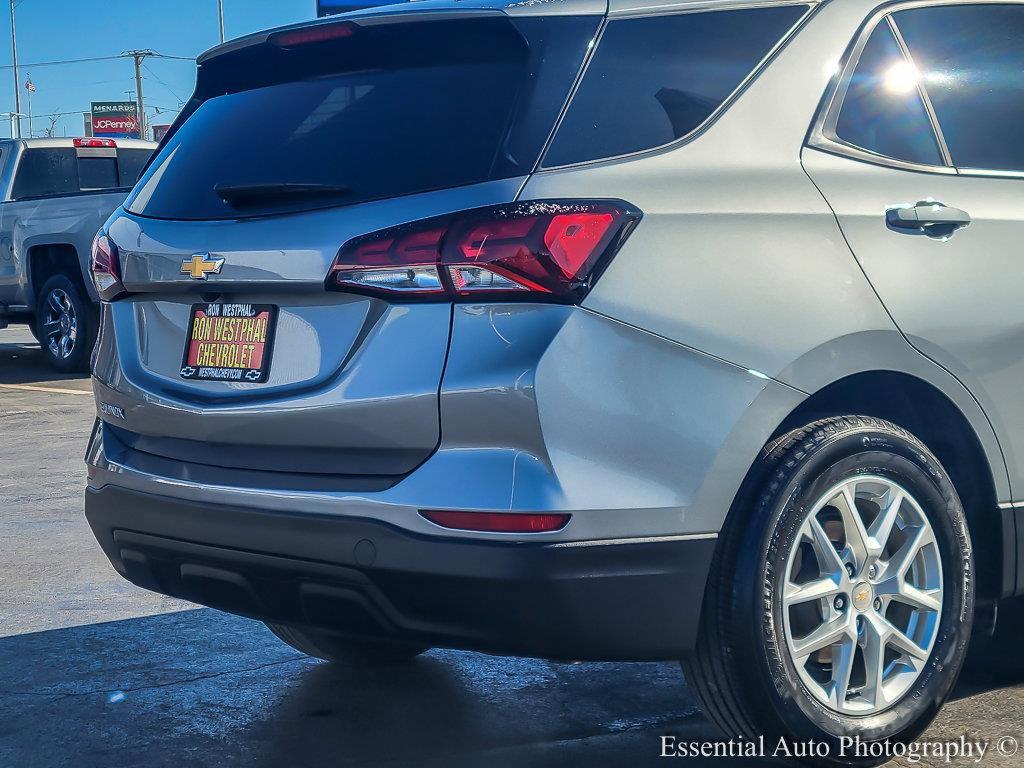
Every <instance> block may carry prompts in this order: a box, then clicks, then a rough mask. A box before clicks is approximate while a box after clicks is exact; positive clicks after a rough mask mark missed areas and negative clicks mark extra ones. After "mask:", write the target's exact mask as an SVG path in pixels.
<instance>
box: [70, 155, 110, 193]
mask: <svg viewBox="0 0 1024 768" xmlns="http://www.w3.org/2000/svg"><path fill="white" fill-rule="evenodd" d="M78 183H79V186H80V188H81V189H82V191H83V192H84V191H90V190H95V189H117V187H118V181H117V158H116V157H82V158H79V160H78Z"/></svg>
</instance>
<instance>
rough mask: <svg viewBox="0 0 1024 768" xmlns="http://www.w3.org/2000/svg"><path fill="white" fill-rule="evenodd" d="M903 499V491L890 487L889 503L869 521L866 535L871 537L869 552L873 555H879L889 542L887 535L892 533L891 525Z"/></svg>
mask: <svg viewBox="0 0 1024 768" xmlns="http://www.w3.org/2000/svg"><path fill="white" fill-rule="evenodd" d="M903 499H904V494H903V491H901V490H899V489H898V488H892V489H891V490H890V493H889V503H888V504H886V505H885V508H884V509H883V510H882V511H881V512H879V513H878V517H876V518H875V519H874V520H873V521H872V522H871V527H870V528H869V529H868V536H869V537H870V538H871V546H870V548H871V550H872V552H871V554H872V555H873V556H874V557H878V556H879V555H881V554H882V552H883V550H885V545H886V544H888V543H889V536H890V535H892V528H893V525H895V523H896V518H897V517H899V512H900V507H901V506H902V505H903Z"/></svg>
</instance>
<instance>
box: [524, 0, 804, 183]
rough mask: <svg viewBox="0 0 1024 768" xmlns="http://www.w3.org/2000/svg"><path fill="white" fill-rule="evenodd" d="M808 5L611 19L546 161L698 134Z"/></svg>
mask: <svg viewBox="0 0 1024 768" xmlns="http://www.w3.org/2000/svg"><path fill="white" fill-rule="evenodd" d="M806 12H807V7H806V6H803V5H799V6H783V7H769V8H755V9H747V10H735V11H714V12H708V13H686V14H679V15H674V16H653V17H646V18H638V19H624V20H621V21H612V22H610V23H609V24H608V27H607V29H606V30H605V32H604V34H603V35H602V36H601V42H600V44H599V45H598V48H597V51H596V52H595V54H594V59H593V61H592V62H591V63H590V66H588V67H587V72H586V75H585V76H584V78H583V82H582V83H581V85H580V88H579V90H578V91H577V92H576V95H575V96H573V100H572V104H571V105H570V107H569V112H568V114H567V115H566V117H565V120H563V121H562V125H561V126H560V127H559V129H558V134H557V136H556V137H555V141H554V143H553V144H552V146H551V149H550V151H549V152H548V153H547V155H546V157H545V158H544V165H545V166H546V167H553V166H558V165H568V164H570V163H579V162H584V161H587V160H597V159H600V158H606V157H615V156H618V155H625V154H629V153H631V152H638V151H640V150H644V149H652V148H654V147H659V146H662V145H664V144H668V143H670V142H672V141H675V140H676V139H679V138H682V137H683V136H686V135H687V134H690V133H692V132H693V131H695V130H696V129H697V128H699V127H700V126H701V125H702V124H703V123H704V122H705V121H706V120H707V119H708V118H709V117H710V116H711V115H712V113H713V112H714V111H715V110H716V109H718V108H719V107H720V106H721V105H722V104H723V102H724V101H725V100H726V99H727V98H728V97H729V96H730V94H732V92H733V91H735V90H736V88H738V87H739V86H740V84H741V83H742V82H743V81H744V80H745V79H746V78H747V76H748V75H749V74H750V73H751V72H752V71H753V70H754V68H755V67H756V66H757V65H758V63H759V62H760V61H761V60H762V59H764V57H765V56H766V55H767V54H768V53H769V51H771V49H772V48H773V47H774V46H775V45H776V43H778V42H779V40H781V39H782V37H783V36H784V35H785V34H786V32H787V31H788V30H789V29H790V28H791V27H792V26H793V25H794V24H796V22H797V21H798V20H799V18H800V17H801V16H803V15H804V13H806Z"/></svg>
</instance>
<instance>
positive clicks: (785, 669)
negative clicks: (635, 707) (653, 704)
mask: <svg viewBox="0 0 1024 768" xmlns="http://www.w3.org/2000/svg"><path fill="white" fill-rule="evenodd" d="M806 447H807V450H806V453H805V455H804V456H803V458H802V459H801V460H799V461H798V463H797V466H796V467H795V469H794V470H793V472H792V474H791V475H790V476H789V477H788V479H787V480H786V481H783V482H782V483H780V484H779V487H778V488H776V489H775V492H774V493H769V494H766V496H764V497H762V503H761V505H760V509H759V511H760V512H761V515H759V517H760V518H761V519H762V520H763V521H764V524H763V525H762V526H750V530H749V533H748V536H747V539H748V540H747V542H745V545H746V546H747V547H749V548H745V549H744V550H742V551H747V552H758V553H760V557H759V558H747V560H748V562H749V563H751V565H752V566H753V567H752V568H748V569H746V570H747V572H746V573H740V574H739V575H738V582H739V584H740V585H743V584H744V583H746V584H749V585H751V589H750V591H751V594H749V595H746V596H741V598H740V605H743V604H744V603H745V604H746V605H748V606H749V607H750V611H751V614H752V616H751V619H752V621H751V625H750V626H752V627H753V628H754V629H755V633H756V634H755V637H754V638H752V639H753V646H754V647H753V649H752V650H753V653H751V654H750V655H749V656H748V658H750V659H752V660H754V662H755V663H756V665H757V667H758V668H757V670H756V674H758V675H759V676H760V678H761V679H762V680H763V681H764V682H765V683H766V685H765V688H766V689H767V693H768V699H769V701H770V705H771V710H773V712H774V715H775V717H776V718H777V719H778V720H779V725H780V732H781V733H783V734H792V735H793V736H795V737H796V739H797V740H812V739H814V740H819V741H820V740H822V739H824V740H826V741H831V742H832V743H833V746H838V745H839V740H840V738H841V737H844V736H845V737H859V738H860V739H861V740H863V741H865V742H872V741H879V740H882V739H891V740H894V741H909V740H912V739H913V738H915V737H916V736H918V735H919V734H920V733H921V732H922V731H923V730H924V728H926V727H927V725H928V723H930V722H931V720H932V718H933V717H934V716H935V714H936V712H937V711H938V709H939V707H940V706H941V704H942V702H943V701H944V700H945V698H946V696H947V695H948V693H949V691H950V689H951V688H952V686H953V684H954V683H955V682H956V675H957V673H958V671H959V669H960V667H961V665H962V662H963V659H964V657H965V655H966V652H967V646H968V643H969V640H970V630H971V620H972V618H973V607H974V568H973V559H972V552H971V543H970V537H969V534H968V530H967V523H966V519H965V516H964V513H963V509H962V506H961V504H960V501H959V497H958V496H957V494H956V491H955V489H954V488H953V486H952V483H951V482H950V481H949V479H948V477H947V475H946V473H945V471H944V470H943V469H942V467H941V465H940V464H939V462H938V460H937V459H935V457H934V456H932V455H931V454H930V453H929V452H928V451H927V449H925V448H924V447H923V446H922V445H920V444H919V443H917V442H916V441H915V440H913V439H912V438H911V437H910V436H909V435H905V436H904V435H903V434H900V431H898V430H897V429H896V428H893V429H892V430H891V431H890V430H889V429H885V428H876V427H867V428H863V429H857V430H850V431H844V432H841V433H839V434H837V435H836V436H834V437H833V438H831V439H829V440H826V441H824V442H822V443H818V444H814V443H813V442H811V441H808V443H807V446H806ZM867 474H871V475H878V476H881V477H884V478H887V479H890V480H892V481H893V482H896V483H898V484H899V485H900V486H902V487H903V488H904V489H906V490H907V491H908V492H909V493H910V494H911V495H912V496H913V497H914V498H915V500H916V501H917V502H918V504H919V505H920V507H921V508H922V510H923V511H924V513H925V514H926V516H927V517H928V520H929V522H930V523H931V525H932V528H933V530H934V532H935V535H936V541H937V543H938V547H939V552H940V554H941V558H942V573H943V586H944V589H943V593H944V594H943V607H942V616H941V620H940V622H939V628H938V632H937V635H936V639H935V643H934V645H933V648H932V652H931V654H930V656H929V659H928V661H927V663H926V665H925V669H924V670H923V671H922V673H921V675H920V676H919V677H918V679H917V680H916V681H915V682H914V685H913V686H912V687H911V688H910V690H909V691H908V692H907V693H906V694H905V695H904V696H903V697H902V698H901V699H900V700H899V702H897V703H896V704H895V705H893V706H891V707H890V708H889V709H886V710H884V711H882V712H880V713H877V714H874V715H868V716H858V717H852V716H846V715H840V714H839V713H836V712H834V711H832V710H830V709H828V708H827V707H826V706H825V705H823V704H822V703H820V702H819V701H818V700H817V699H816V698H814V696H813V695H812V694H811V693H810V692H809V691H808V690H807V689H806V686H805V685H804V683H803V682H802V680H801V679H800V677H799V674H798V673H797V670H796V667H795V665H794V664H793V662H792V660H791V659H790V655H789V652H788V649H787V646H786V640H785V634H784V628H783V617H782V608H781V600H780V599H778V598H779V591H780V590H781V584H782V580H783V578H784V576H785V573H784V571H785V563H786V562H787V561H788V556H789V552H790V548H791V546H792V545H793V542H794V541H795V538H796V537H797V536H798V535H799V529H800V527H801V526H802V524H803V521H804V519H805V518H806V516H807V514H808V513H809V511H810V509H811V506H812V505H813V504H814V503H815V502H816V501H818V500H819V499H820V498H821V496H822V495H824V494H825V493H826V492H827V491H828V490H829V489H831V488H833V487H834V486H836V485H838V484H839V483H841V482H843V481H844V480H846V479H849V478H851V477H853V476H856V475H867ZM742 562H743V559H742V558H741V560H740V563H742ZM738 570H740V571H742V570H744V569H743V568H742V566H741V567H740V568H739V569H738ZM960 585H962V587H961V586H960ZM755 586H756V594H754V592H755Z"/></svg>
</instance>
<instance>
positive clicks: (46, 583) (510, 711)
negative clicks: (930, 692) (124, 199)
mask: <svg viewBox="0 0 1024 768" xmlns="http://www.w3.org/2000/svg"><path fill="white" fill-rule="evenodd" d="M93 408H94V404H93V399H92V396H91V392H90V389H89V381H88V378H87V377H83V376H75V377H67V376H58V375H55V374H53V373H52V372H51V371H49V370H48V369H47V368H46V367H45V365H44V364H43V362H42V355H41V352H40V350H39V348H38V345H36V344H35V343H34V341H33V340H32V337H31V335H30V334H29V332H28V331H27V329H24V328H17V327H12V328H10V329H7V330H2V331H0V468H2V469H0V768H23V767H25V766H31V767H33V768H35V767H36V766H39V767H41V768H51V767H56V766H69V767H71V766H73V767H74V768H93V767H94V766H95V768H109V767H110V766H118V767H119V768H120V767H121V766H143V765H144V766H147V767H149V768H155V767H156V766H175V767H176V768H184V767H186V766H225V765H229V766H235V765H239V766H241V765H245V766H266V768H278V767H284V766H317V767H318V768H320V767H322V766H328V765H329V766H473V767H474V768H475V767H476V766H576V765H579V766H593V767H594V768H602V767H605V766H608V767H611V766H630V768H636V767H637V766H645V765H664V764H665V763H666V759H668V758H661V757H659V753H660V751H661V748H662V741H661V737H662V736H663V735H675V736H677V737H678V738H679V739H680V741H684V740H685V741H708V742H712V741H715V740H717V739H719V735H718V734H717V733H716V732H715V730H714V728H713V727H712V726H711V725H710V724H709V723H708V722H707V721H706V720H705V719H704V717H703V716H702V714H701V712H700V709H699V707H698V706H697V705H696V703H695V702H694V699H693V696H692V695H691V694H690V692H689V691H688V689H687V687H686V684H685V681H684V680H683V677H682V674H681V672H680V670H679V667H678V665H676V664H554V663H548V662H543V661H535V660H529V659H514V658H496V657H490V656H484V655H481V654H474V653H462V652H455V651H431V652H429V653H427V654H426V655H424V656H423V657H421V658H420V659H419V660H417V661H416V662H414V663H413V664H411V665H407V666H403V667H395V668H389V669H384V670H376V671H372V670H361V669H350V668H343V667H338V666H336V665H332V664H327V663H323V662H320V661H316V660H313V659H309V658H306V657H304V656H302V655H301V654H299V653H297V652H295V651H293V650H291V649H290V648H289V647H288V646H286V645H284V644H282V643H281V642H280V641H279V640H277V638H275V637H274V636H273V635H272V634H271V633H270V632H269V631H268V630H267V629H266V628H265V627H263V625H262V624H259V623H257V622H254V621H250V620H247V619H242V618H238V617H234V616H229V615H227V614H223V613H220V612H217V611H213V610H210V609H205V608H199V607H197V606H194V605H191V604H188V603H183V602H181V601H177V600H172V599H169V598H165V597H161V596H159V595H155V594H152V593H149V592H146V591H144V590H141V589H138V588H136V587H134V586H132V585H131V584H129V583H128V582H126V581H124V580H122V579H121V578H120V577H119V576H118V575H117V574H116V573H115V572H114V571H113V569H112V568H111V567H110V565H109V564H108V563H107V561H106V559H105V558H104V557H103V555H102V553H101V552H100V550H99V547H98V546H97V545H96V543H95V541H94V540H93V538H92V534H91V533H90V531H89V528H88V525H87V524H86V521H85V518H84V516H83V514H82V495H83V489H84V487H85V467H84V464H83V461H82V457H83V454H84V451H85V443H86V439H87V437H88V434H89V430H90V428H91V426H92V423H93ZM1021 626H1024V624H1022V625H1021ZM1022 636H1024V635H1022V634H1021V633H1020V631H1019V630H1018V629H1017V628H1016V627H1014V628H1011V634H1010V636H1009V639H1008V640H1006V641H1005V642H1003V643H1002V644H1001V645H999V646H997V647H994V648H987V649H985V652H984V654H982V655H983V656H984V657H985V658H984V659H983V661H984V663H978V664H975V665H974V666H973V667H972V669H971V670H970V671H969V672H968V673H967V674H965V675H964V677H963V678H962V680H961V683H960V685H959V687H958V689H957V691H956V694H955V696H954V699H953V700H952V701H951V702H950V703H949V704H948V705H947V707H946V708H945V710H944V711H943V712H942V714H941V715H940V717H939V719H938V720H937V721H936V723H935V724H934V725H933V726H932V728H931V729H930V730H929V732H928V733H927V734H926V735H925V737H924V738H923V741H932V742H934V741H942V742H944V741H954V740H959V739H960V738H961V737H966V738H968V739H982V740H985V741H988V742H989V743H990V748H989V751H988V752H987V753H986V756H985V758H984V760H982V761H981V763H980V764H982V765H985V766H1017V765H1019V764H1020V763H1021V759H1022V758H1024V672H1022V666H1021V665H1014V664H1011V663H1008V661H1009V659H1010V657H1011V656H1012V657H1013V658H1016V656H1017V655H1020V653H1021V647H1020V638H1021V637H1022ZM1006 737H1010V738H1015V739H1017V740H1019V741H1021V744H1022V746H1021V750H1022V752H1021V754H1020V755H1017V756H1006V755H1000V754H999V753H998V750H997V742H998V739H1000V738H1006ZM1008 743H1009V742H1005V744H1008ZM675 762H677V763H679V762H685V763H686V764H687V765H700V766H704V765H706V766H721V768H731V767H733V766H758V765H771V764H773V763H771V762H770V761H764V760H760V761H758V760H751V759H746V758H743V759H729V758H714V757H712V758H706V759H704V758H700V759H694V758H689V759H683V760H680V759H676V760H675ZM897 763H898V764H902V765H910V764H913V763H911V761H909V760H907V759H901V760H899V761H897ZM917 764H919V765H927V766H933V765H934V766H939V765H946V764H947V763H946V761H945V759H939V758H935V759H923V760H921V761H920V762H919V763H917ZM952 764H954V765H971V764H973V762H972V761H971V760H964V759H959V760H955V761H953V763H952Z"/></svg>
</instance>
